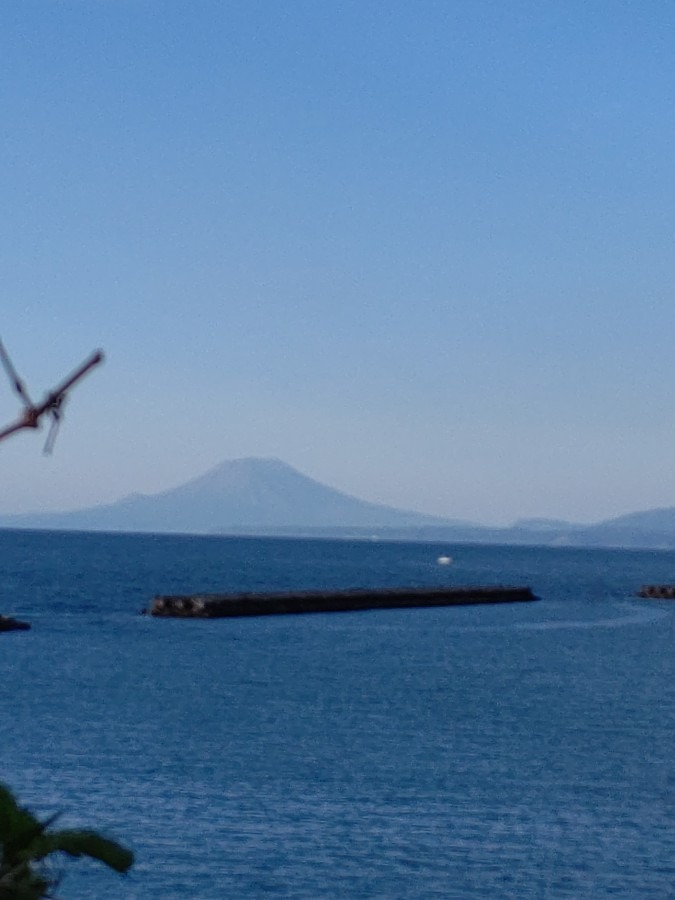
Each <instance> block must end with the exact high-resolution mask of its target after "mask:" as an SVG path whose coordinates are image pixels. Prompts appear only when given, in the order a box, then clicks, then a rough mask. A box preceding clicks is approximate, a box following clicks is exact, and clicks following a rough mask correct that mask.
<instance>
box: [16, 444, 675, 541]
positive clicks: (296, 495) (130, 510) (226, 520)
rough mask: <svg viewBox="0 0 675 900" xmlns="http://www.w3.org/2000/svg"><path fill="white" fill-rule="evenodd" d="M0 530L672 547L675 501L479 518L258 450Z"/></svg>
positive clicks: (18, 518) (19, 519) (22, 519)
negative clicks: (566, 517)
mask: <svg viewBox="0 0 675 900" xmlns="http://www.w3.org/2000/svg"><path fill="white" fill-rule="evenodd" d="M0 528H9V529H21V530H47V531H80V532H89V531H91V532H121V533H144V534H195V535H197V534H201V535H230V536H238V537H245V536H250V537H285V538H290V537H296V538H328V539H343V540H380V541H416V542H420V541H421V542H430V543H439V542H440V543H455V544H495V545H510V546H543V547H591V548H592V547H607V548H609V547H616V548H625V549H643V550H646V549H651V550H675V508H666V509H656V510H648V511H646V512H639V513H632V514H630V515H626V516H621V517H619V518H616V519H611V520H608V521H605V522H599V523H597V524H593V525H579V524H575V523H571V522H564V521H559V520H555V519H524V520H521V521H519V522H516V523H514V524H513V525H510V526H502V527H494V526H485V525H479V524H475V523H472V522H465V521H461V520H457V519H452V518H442V517H439V516H431V515H425V514H423V513H419V512H415V511H411V510H401V509H396V508H394V507H390V506H386V505H384V504H378V503H372V502H368V501H365V500H361V499H359V498H358V497H353V496H351V495H349V494H345V493H343V492H341V491H338V490H335V489H334V488H331V487H329V486H327V485H324V484H321V483H320V482H317V481H315V480H314V479H312V478H309V477H307V476H306V475H303V474H302V473H301V472H298V471H297V470H296V469H293V468H292V467H291V466H289V465H287V464H286V463H284V462H282V461H281V460H277V459H259V458H245V459H237V460H228V461H225V462H223V463H221V464H220V465H219V466H216V467H215V468H214V469H212V470H210V471H209V472H207V473H205V474H204V475H201V476H199V477H197V478H194V479H192V480H191V481H189V482H186V483H185V484H182V485H179V486H178V487H175V488H172V489H169V490H167V491H163V492H161V493H158V494H152V495H143V494H132V495H130V496H128V497H126V498H124V499H122V500H119V501H118V502H116V503H112V504H109V505H106V506H98V507H92V508H89V509H83V510H73V511H69V512H63V513H35V514H26V515H5V516H1V515H0Z"/></svg>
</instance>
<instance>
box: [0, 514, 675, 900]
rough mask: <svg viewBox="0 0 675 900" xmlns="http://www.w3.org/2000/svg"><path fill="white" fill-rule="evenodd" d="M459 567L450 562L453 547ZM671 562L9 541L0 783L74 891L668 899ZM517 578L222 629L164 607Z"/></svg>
mask: <svg viewBox="0 0 675 900" xmlns="http://www.w3.org/2000/svg"><path fill="white" fill-rule="evenodd" d="M441 555H447V556H450V557H451V558H452V563H451V564H450V565H439V563H438V562H437V560H438V558H439V556H441ZM668 582H675V553H673V552H667V551H653V552H651V551H649V552H648V551H627V550H598V549H572V548H564V547H560V548H542V547H528V548H525V547H505V546H471V545H463V546H462V545H455V546H453V545H448V544H429V543H398V542H384V541H379V542H378V541H375V540H373V541H330V540H281V539H259V538H232V537H192V536H167V535H163V536H154V535H139V534H137V535H123V534H94V533H90V534H86V533H66V532H38V531H34V532H31V531H10V530H6V531H0V612H3V613H5V614H12V615H15V616H16V617H18V618H21V619H25V620H28V621H29V622H30V623H31V624H32V629H31V630H30V631H26V632H14V633H8V634H3V635H0V780H1V781H3V782H5V783H6V784H7V785H9V786H10V787H11V788H12V790H13V791H14V792H15V793H16V795H17V797H18V798H19V799H20V801H21V803H22V804H24V805H26V806H28V807H29V808H31V809H32V810H33V811H34V812H36V813H38V814H39V815H44V816H48V815H52V814H55V813H60V818H59V820H58V821H57V823H56V824H55V826H54V827H62V828H69V827H93V828H96V829H98V830H100V831H102V832H104V833H105V834H107V835H109V836H111V837H114V838H115V839H117V840H119V841H120V842H122V843H123V844H125V845H126V846H128V847H130V848H131V849H132V850H133V851H134V853H135V858H136V861H135V865H134V867H133V868H132V870H131V872H130V873H129V874H128V875H126V876H119V875H118V874H116V873H114V872H111V871H109V870H108V869H106V868H105V867H103V866H102V865H100V864H98V863H94V862H89V861H86V860H66V859H61V860H59V861H57V862H56V863H55V868H53V869H52V871H55V872H57V873H59V872H60V873H61V874H62V875H63V881H62V883H61V886H60V888H59V893H58V896H60V897H63V898H70V897H73V898H75V897H78V898H79V897H85V898H97V900H98V898H101V900H106V898H115V900H119V898H158V900H159V898H162V900H165V898H168V900H171V898H187V900H190V898H201V900H216V898H217V900H221V898H262V897H287V898H324V897H325V898H406V897H409V898H425V897H429V898H431V897H440V898H502V897H504V898H511V897H512V898H563V897H565V898H593V900H598V898H603V897H612V898H636V900H647V898H667V897H674V896H675V601H673V602H669V601H655V600H643V599H639V598H638V597H637V596H636V591H637V590H638V589H639V587H640V586H641V585H642V584H643V583H668ZM444 584H452V585H470V584H480V585H488V584H503V585H529V586H531V587H532V589H533V591H534V592H535V594H536V595H537V596H538V598H539V600H538V601H537V602H533V603H515V604H502V605H490V606H467V607H451V608H437V609H407V610H377V611H366V612H354V613H329V614H310V615H302V616H300V615H298V616H270V617H261V618H249V619H233V620H228V619H220V620H210V621H208V620H207V621H198V620H177V619H155V618H152V617H149V616H146V615H143V614H142V610H143V609H144V608H145V607H147V606H148V605H149V604H150V602H151V600H152V597H153V596H154V595H155V594H158V593H180V592H202V591H210V592H227V591H256V590H265V591H268V590H269V591H271V590H279V591H283V590H289V589H294V588H306V589H309V588H355V587H387V586H426V585H444Z"/></svg>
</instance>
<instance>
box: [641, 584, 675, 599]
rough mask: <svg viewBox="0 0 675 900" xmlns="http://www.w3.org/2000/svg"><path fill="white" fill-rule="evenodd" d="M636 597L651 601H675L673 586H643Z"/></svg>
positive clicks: (674, 588)
mask: <svg viewBox="0 0 675 900" xmlns="http://www.w3.org/2000/svg"><path fill="white" fill-rule="evenodd" d="M637 595H638V597H646V598H647V599H651V600H675V584H643V585H642V587H641V588H640V590H639V591H638V593H637Z"/></svg>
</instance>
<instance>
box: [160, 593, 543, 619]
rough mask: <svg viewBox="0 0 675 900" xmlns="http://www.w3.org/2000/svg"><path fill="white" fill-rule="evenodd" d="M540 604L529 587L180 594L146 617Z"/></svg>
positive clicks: (164, 600) (164, 597)
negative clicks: (487, 604)
mask: <svg viewBox="0 0 675 900" xmlns="http://www.w3.org/2000/svg"><path fill="white" fill-rule="evenodd" d="M538 599H539V598H538V597H536V596H535V595H534V594H533V593H532V589H531V588H529V587H502V586H485V587H483V586H477V587H472V586H469V587H440V588H416V587H413V588H386V589H385V588H383V589H375V590H368V589H359V590H344V591H292V592H287V593H256V594H189V595H187V594H181V595H160V596H157V597H155V598H154V599H153V601H152V604H151V606H150V609H149V610H148V612H149V613H150V615H151V616H157V617H175V618H185V619H219V618H233V617H240V616H270V615H297V614H300V613H313V612H354V611H357V610H366V609H403V608H423V607H430V606H469V605H474V604H479V603H522V602H530V601H533V600H538Z"/></svg>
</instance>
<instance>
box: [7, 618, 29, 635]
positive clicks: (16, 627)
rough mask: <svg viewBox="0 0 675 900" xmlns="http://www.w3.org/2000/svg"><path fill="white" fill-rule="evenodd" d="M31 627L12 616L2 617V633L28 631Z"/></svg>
mask: <svg viewBox="0 0 675 900" xmlns="http://www.w3.org/2000/svg"><path fill="white" fill-rule="evenodd" d="M29 629H30V625H29V624H28V622H20V621H19V620H18V619H13V618H12V617H11V616H0V632H2V631H28V630H29Z"/></svg>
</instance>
